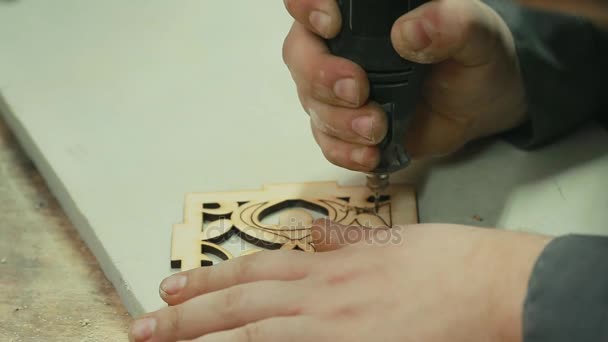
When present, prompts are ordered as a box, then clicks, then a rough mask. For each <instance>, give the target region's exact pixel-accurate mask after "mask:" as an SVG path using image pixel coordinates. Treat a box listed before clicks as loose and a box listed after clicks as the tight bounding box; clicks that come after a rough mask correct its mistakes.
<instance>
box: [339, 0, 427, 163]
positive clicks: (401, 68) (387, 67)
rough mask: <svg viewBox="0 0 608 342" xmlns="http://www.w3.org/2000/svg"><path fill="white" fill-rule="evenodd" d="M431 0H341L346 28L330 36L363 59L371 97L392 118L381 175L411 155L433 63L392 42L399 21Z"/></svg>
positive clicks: (344, 53) (348, 54)
mask: <svg viewBox="0 0 608 342" xmlns="http://www.w3.org/2000/svg"><path fill="white" fill-rule="evenodd" d="M425 2H426V0H409V1H408V0H338V4H339V6H340V10H341V12H342V30H341V32H340V33H339V35H338V36H337V37H336V38H334V39H331V40H329V41H328V45H329V48H330V50H331V52H332V53H333V54H334V55H336V56H340V57H344V58H347V59H349V60H351V61H353V62H355V63H357V64H359V65H360V66H361V67H363V69H364V70H365V71H366V72H367V76H368V78H369V82H370V90H371V93H370V99H371V100H372V101H374V102H377V103H379V104H380V105H382V107H383V108H384V110H385V112H386V114H387V116H388V123H389V130H388V134H387V136H386V138H385V139H384V141H383V142H382V143H381V144H380V149H381V151H382V153H381V160H380V164H379V166H378V168H377V169H376V170H374V173H376V174H390V173H393V172H395V171H398V170H401V169H403V168H405V167H406V166H407V165H408V164H409V162H410V159H409V157H408V155H407V153H406V151H405V149H404V147H403V142H404V139H405V133H406V129H407V126H408V123H409V121H410V120H411V118H412V116H413V115H414V111H415V108H416V104H417V102H418V100H419V98H418V97H419V94H420V88H421V87H422V82H423V79H424V75H425V71H426V70H427V67H426V66H424V65H421V64H416V63H412V62H409V61H407V60H405V59H403V58H402V57H401V56H399V54H397V52H396V51H395V49H394V47H393V45H392V43H391V30H392V27H393V24H394V23H395V21H396V20H397V19H398V18H399V17H401V16H402V15H403V14H405V13H407V12H409V11H411V10H412V9H414V8H416V7H418V6H419V5H421V4H423V3H425Z"/></svg>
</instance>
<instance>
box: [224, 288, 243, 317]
mask: <svg viewBox="0 0 608 342" xmlns="http://www.w3.org/2000/svg"><path fill="white" fill-rule="evenodd" d="M244 298H245V292H244V291H243V288H242V287H240V286H235V287H231V288H229V289H228V290H227V291H226V294H225V296H224V298H223V305H222V307H223V310H224V312H225V313H226V314H227V315H230V316H232V314H233V313H235V312H239V310H240V307H241V304H242V303H243V300H244Z"/></svg>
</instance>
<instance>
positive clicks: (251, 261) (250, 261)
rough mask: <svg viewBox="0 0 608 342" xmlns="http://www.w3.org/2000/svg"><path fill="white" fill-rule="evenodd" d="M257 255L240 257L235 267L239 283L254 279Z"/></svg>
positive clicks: (235, 274)
mask: <svg viewBox="0 0 608 342" xmlns="http://www.w3.org/2000/svg"><path fill="white" fill-rule="evenodd" d="M257 259H258V258H257V255H255V254H254V255H250V256H249V257H247V258H239V259H238V261H237V263H236V264H235V267H234V272H235V273H234V278H235V279H236V281H237V282H238V283H241V282H247V281H248V280H249V279H253V276H254V273H255V269H256V264H257V262H258V261H257Z"/></svg>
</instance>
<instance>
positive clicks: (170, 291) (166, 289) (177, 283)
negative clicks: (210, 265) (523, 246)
mask: <svg viewBox="0 0 608 342" xmlns="http://www.w3.org/2000/svg"><path fill="white" fill-rule="evenodd" d="M187 281H188V278H187V277H186V276H184V275H179V274H178V275H174V276H171V277H169V278H167V279H165V280H163V282H162V283H161V284H160V292H161V295H169V296H173V295H176V294H178V293H179V292H180V291H181V290H183V289H184V287H186V282H187Z"/></svg>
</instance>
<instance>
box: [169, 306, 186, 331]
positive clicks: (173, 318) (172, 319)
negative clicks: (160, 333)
mask: <svg viewBox="0 0 608 342" xmlns="http://www.w3.org/2000/svg"><path fill="white" fill-rule="evenodd" d="M182 319H183V309H182V308H181V306H179V305H178V306H172V307H169V308H168V319H167V322H168V328H169V331H168V335H169V336H174V337H176V336H179V332H180V329H181V327H182Z"/></svg>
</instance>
